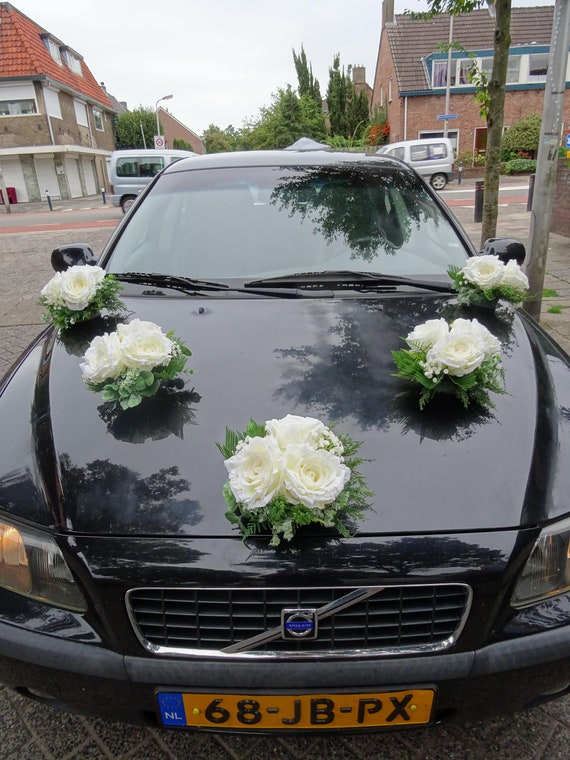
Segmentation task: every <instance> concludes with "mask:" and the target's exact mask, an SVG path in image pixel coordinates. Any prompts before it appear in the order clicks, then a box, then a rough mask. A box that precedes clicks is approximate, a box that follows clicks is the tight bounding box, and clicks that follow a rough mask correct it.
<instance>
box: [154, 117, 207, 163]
mask: <svg viewBox="0 0 570 760" xmlns="http://www.w3.org/2000/svg"><path fill="white" fill-rule="evenodd" d="M158 118H159V121H160V126H161V127H162V134H163V135H164V141H165V143H166V147H167V148H174V140H184V142H186V143H188V144H189V145H191V146H192V150H193V151H194V153H200V154H202V153H205V152H206V146H205V145H204V143H203V142H202V140H201V139H200V138H199V137H198V135H197V134H196V132H193V131H192V130H191V129H189V128H188V127H186V126H185V125H184V124H182V122H181V121H178V119H176V118H175V117H174V116H173V115H172V114H171V113H170V112H169V111H167V110H166V109H165V108H162V107H160V108H159V109H158Z"/></svg>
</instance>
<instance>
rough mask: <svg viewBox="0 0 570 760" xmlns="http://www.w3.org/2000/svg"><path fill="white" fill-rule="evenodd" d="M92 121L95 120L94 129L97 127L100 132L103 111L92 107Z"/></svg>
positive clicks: (101, 130)
mask: <svg viewBox="0 0 570 760" xmlns="http://www.w3.org/2000/svg"><path fill="white" fill-rule="evenodd" d="M93 121H94V122H95V129H98V130H99V131H100V132H103V130H104V127H103V111H100V110H99V109H98V108H94V109H93Z"/></svg>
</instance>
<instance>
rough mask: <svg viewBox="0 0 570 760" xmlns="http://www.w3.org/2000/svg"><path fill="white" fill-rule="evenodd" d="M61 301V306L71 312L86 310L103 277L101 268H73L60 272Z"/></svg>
mask: <svg viewBox="0 0 570 760" xmlns="http://www.w3.org/2000/svg"><path fill="white" fill-rule="evenodd" d="M61 274H62V279H61V299H62V302H63V306H66V307H67V308H68V309H71V310H72V311H83V309H86V308H87V307H88V306H89V304H90V303H91V301H92V300H93V296H94V295H95V293H96V292H97V288H98V286H99V283H100V282H101V281H102V280H103V278H104V277H105V271H104V270H103V269H101V267H92V266H75V267H70V268H69V269H67V270H66V271H65V272H62V273H61Z"/></svg>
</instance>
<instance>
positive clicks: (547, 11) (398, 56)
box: [386, 5, 554, 92]
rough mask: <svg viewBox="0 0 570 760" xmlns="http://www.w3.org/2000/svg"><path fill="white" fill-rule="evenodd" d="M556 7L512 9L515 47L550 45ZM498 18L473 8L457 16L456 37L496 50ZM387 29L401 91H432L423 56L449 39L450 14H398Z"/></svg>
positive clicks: (476, 47) (468, 46)
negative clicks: (425, 16)
mask: <svg viewBox="0 0 570 760" xmlns="http://www.w3.org/2000/svg"><path fill="white" fill-rule="evenodd" d="M553 14H554V6H551V5H548V6H541V7H535V8H512V9H511V47H516V46H522V45H530V44H531V43H536V44H537V45H550V41H551V37H552V23H553ZM494 31H495V19H494V18H493V16H492V15H491V14H490V13H489V10H488V9H485V10H477V11H472V12H471V13H465V14H462V15H460V16H455V17H454V19H453V40H454V42H456V43H458V44H460V45H462V46H463V47H464V48H465V50H467V51H472V50H492V49H493V46H494ZM386 32H387V36H388V40H389V44H390V49H391V51H392V59H393V61H394V65H395V67H396V74H397V77H398V89H399V92H410V91H413V90H429V89H430V84H429V81H428V77H427V72H426V69H425V67H424V65H423V61H422V59H423V58H426V57H427V56H429V55H430V54H431V53H436V52H438V46H439V43H444V44H447V42H448V40H449V14H447V13H442V14H441V15H438V16H434V17H433V18H432V19H430V20H429V21H424V20H420V19H414V18H412V16H411V15H409V14H403V15H398V16H396V18H395V23H393V24H387V25H386Z"/></svg>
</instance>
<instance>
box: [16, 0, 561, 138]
mask: <svg viewBox="0 0 570 760" xmlns="http://www.w3.org/2000/svg"><path fill="white" fill-rule="evenodd" d="M12 4H13V5H15V7H17V8H18V10H20V11H21V12H22V13H25V14H26V15H27V16H29V17H30V18H31V19H32V20H33V21H35V22H36V23H37V24H39V25H40V26H42V27H44V28H45V29H46V30H47V31H48V32H51V33H52V34H53V35H54V36H55V37H57V38H59V39H60V40H61V41H62V42H64V43H65V44H67V45H69V46H70V47H71V48H73V49H74V50H76V51H77V52H78V53H80V54H81V55H82V56H83V57H84V58H85V62H86V63H87V65H88V66H89V68H90V70H91V72H92V73H93V75H94V77H95V79H97V81H99V82H104V83H105V86H106V88H107V90H108V91H109V92H110V93H112V94H113V95H114V96H115V97H116V98H118V100H124V101H126V102H127V105H128V106H129V108H136V107H138V106H139V105H143V106H150V107H151V108H152V109H154V108H155V105H156V101H157V100H158V99H159V98H161V97H162V96H163V95H170V94H172V95H173V96H174V97H173V98H172V100H169V101H166V102H164V103H162V104H161V105H163V106H164V107H166V108H168V110H169V111H170V112H171V113H172V114H173V116H175V117H176V118H177V119H179V120H180V121H181V122H183V123H184V124H185V125H186V126H187V127H189V128H190V129H192V130H194V132H196V133H197V134H202V133H203V131H204V130H205V129H206V128H207V127H208V125H209V124H216V125H217V126H219V127H221V128H222V129H224V128H225V127H227V126H228V125H229V124H232V125H233V126H234V127H240V126H242V124H243V122H244V121H246V120H248V119H250V118H251V117H255V116H257V115H258V113H259V109H260V108H262V107H263V106H268V105H270V104H271V101H272V94H273V93H274V92H276V90H277V89H278V88H279V87H285V86H286V85H287V84H288V83H289V84H291V85H292V86H294V87H295V86H296V85H297V76H296V72H295V67H294V64H293V57H292V52H291V51H292V49H294V50H295V51H296V52H300V50H301V46H303V47H304V49H305V52H306V54H307V58H308V59H309V61H310V62H311V64H312V66H313V73H314V74H315V76H316V77H317V79H318V80H319V82H320V85H321V92H323V94H324V92H325V91H326V87H327V83H328V69H329V67H330V66H331V64H332V61H333V57H334V55H335V54H336V53H340V56H341V64H342V65H344V66H345V68H346V67H348V65H350V64H352V65H363V66H365V67H366V79H367V81H368V83H369V84H372V83H373V80H374V70H375V67H376V58H377V55H378V44H379V41H380V23H381V13H382V1H381V0H286V1H285V2H276V1H275V0H209V2H208V0H206V2H204V0H200V1H199V2H198V0H166V2H159V1H158V0H136V1H135V0H80V2H70V0H12ZM513 5H514V6H523V5H525V6H529V5H530V6H537V5H554V2H553V0H528V2H527V0H514V1H513ZM426 7H427V5H426V3H425V2H420V1H418V0H395V8H396V13H403V12H404V11H405V10H407V9H411V10H423V9H425V8H426Z"/></svg>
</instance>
